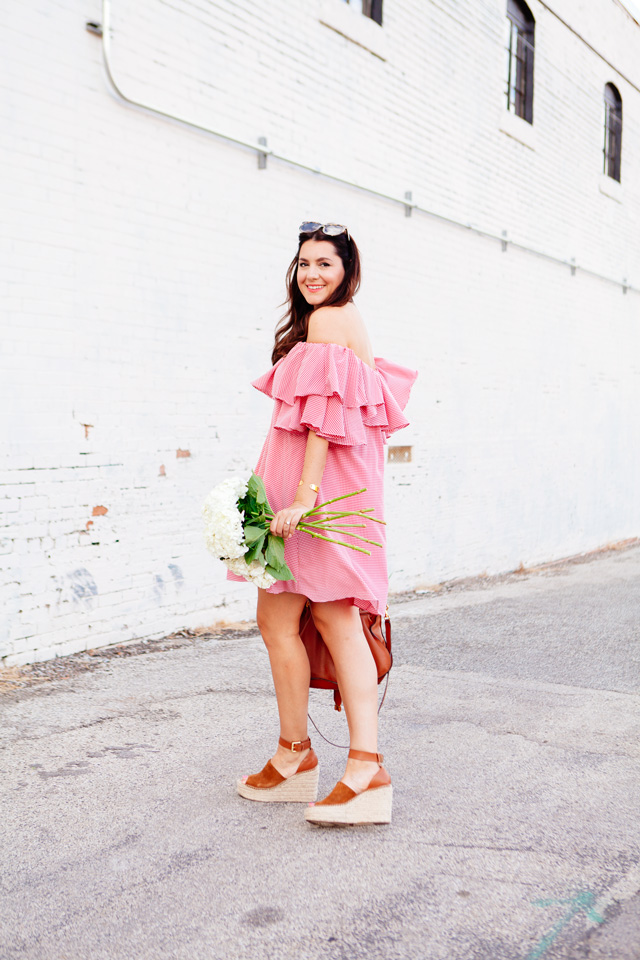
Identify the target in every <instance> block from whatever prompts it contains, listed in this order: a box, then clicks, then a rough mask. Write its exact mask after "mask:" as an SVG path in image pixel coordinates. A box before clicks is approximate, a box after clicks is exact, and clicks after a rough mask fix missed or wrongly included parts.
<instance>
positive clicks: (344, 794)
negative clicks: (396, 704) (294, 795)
mask: <svg viewBox="0 0 640 960" xmlns="http://www.w3.org/2000/svg"><path fill="white" fill-rule="evenodd" d="M349 757H350V759H353V760H374V761H376V762H377V763H378V764H379V765H380V769H379V770H378V772H377V773H376V774H374V776H373V778H372V780H371V783H370V784H369V786H368V787H367V788H366V790H363V791H362V792H361V793H356V792H355V790H352V789H351V787H349V786H347V784H346V783H343V782H342V780H339V781H338V783H337V784H336V785H335V787H334V788H333V790H332V791H331V793H330V794H329V796H328V797H325V799H324V800H320V801H319V803H311V804H309V806H308V807H307V809H306V810H305V812H304V815H305V819H307V820H308V821H309V822H310V823H317V824H320V825H326V826H329V825H340V824H342V825H345V826H347V825H353V826H355V825H356V824H361V823H391V803H392V799H393V787H392V786H391V777H390V776H389V774H388V773H387V771H386V770H385V769H384V767H383V766H382V761H383V760H384V757H383V756H382V754H381V753H368V752H366V751H365V750H349Z"/></svg>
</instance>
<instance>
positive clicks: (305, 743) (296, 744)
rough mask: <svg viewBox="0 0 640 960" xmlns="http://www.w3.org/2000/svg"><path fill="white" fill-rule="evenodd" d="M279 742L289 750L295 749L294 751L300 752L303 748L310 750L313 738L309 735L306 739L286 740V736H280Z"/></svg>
mask: <svg viewBox="0 0 640 960" xmlns="http://www.w3.org/2000/svg"><path fill="white" fill-rule="evenodd" d="M278 743H279V744H280V746H281V747H286V748H287V750H293V752H294V753H300V752H301V751H302V750H308V749H309V747H310V746H311V740H310V739H309V737H307V739H306V740H285V739H284V737H280V739H279V740H278Z"/></svg>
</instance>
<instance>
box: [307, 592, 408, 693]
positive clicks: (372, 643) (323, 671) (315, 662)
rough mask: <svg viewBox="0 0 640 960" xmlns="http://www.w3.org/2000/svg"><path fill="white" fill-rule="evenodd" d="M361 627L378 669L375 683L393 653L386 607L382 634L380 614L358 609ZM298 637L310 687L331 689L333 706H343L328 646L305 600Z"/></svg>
mask: <svg viewBox="0 0 640 960" xmlns="http://www.w3.org/2000/svg"><path fill="white" fill-rule="evenodd" d="M360 619H361V621H362V629H363V631H364V635H365V637H366V638H367V641H368V643H369V649H370V650H371V653H372V654H373V659H374V660H375V662H376V667H377V669H378V683H380V682H381V681H382V680H384V678H385V677H386V675H387V674H388V673H389V671H390V670H391V666H392V664H393V657H392V656H391V621H390V620H389V609H388V608H387V611H386V612H385V615H384V626H385V629H384V635H383V633H382V617H381V616H380V614H379V613H378V614H373V613H366V612H365V611H364V610H361V611H360ZM300 638H301V640H302V642H303V643H304V646H305V649H306V651H307V656H308V657H309V663H310V665H311V680H310V682H309V686H310V687H321V688H323V689H325V690H333V702H334V706H335V709H336V710H341V709H342V697H341V696H340V690H339V689H338V681H337V680H336V668H335V665H334V663H333V659H332V657H331V654H330V653H329V649H328V647H327V645H326V643H325V642H324V640H323V639H322V636H321V635H320V632H319V630H318V628H317V627H316V625H315V623H314V620H313V616H312V615H311V607H310V605H309V601H307V603H306V604H305V607H304V610H303V611H302V616H301V617H300Z"/></svg>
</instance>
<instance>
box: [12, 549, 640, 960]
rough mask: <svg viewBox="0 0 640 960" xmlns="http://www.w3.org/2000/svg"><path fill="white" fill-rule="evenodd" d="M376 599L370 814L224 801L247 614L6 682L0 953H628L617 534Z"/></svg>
mask: <svg viewBox="0 0 640 960" xmlns="http://www.w3.org/2000/svg"><path fill="white" fill-rule="evenodd" d="M247 589H250V588H249V587H248V588H247ZM391 615H392V621H393V651H394V667H393V670H392V673H391V678H390V684H389V691H388V694H387V699H386V701H385V704H384V707H383V709H382V714H381V718H380V719H381V723H380V749H381V750H382V751H383V752H384V754H385V757H386V760H385V766H387V768H388V769H389V771H390V773H391V776H392V778H393V782H394V810H393V822H392V824H391V825H390V826H373V827H372V826H370V827H356V828H347V829H345V828H343V829H339V828H338V829H326V828H324V829H323V828H318V827H314V826H312V825H310V824H307V823H306V822H305V821H304V819H303V807H302V806H299V805H294V804H291V805H280V804H257V803H251V802H250V801H245V800H242V799H240V798H239V797H238V796H237V794H236V793H235V787H234V784H235V780H236V777H237V776H239V775H240V774H242V773H246V772H250V771H253V770H257V769H259V768H260V767H261V766H262V765H263V764H264V763H265V761H266V759H267V758H268V756H270V754H271V753H272V752H273V749H274V746H275V738H276V737H277V714H276V707H275V698H274V696H273V693H272V687H271V679H270V674H269V667H268V659H267V656H266V653H265V650H264V648H263V645H262V643H261V641H260V639H259V638H258V637H256V636H255V633H254V632H253V631H251V630H249V631H246V630H245V631H244V632H243V631H241V630H240V631H236V633H230V632H226V633H225V632H222V633H220V634H215V633H206V632H203V633H202V634H201V635H198V636H193V635H188V632H185V634H184V636H182V639H180V635H173V636H174V638H177V639H174V641H172V642H165V643H164V644H163V643H158V644H156V645H154V644H147V645H146V646H145V645H142V644H139V645H135V646H133V647H131V648H130V649H129V651H128V655H126V656H125V655H123V656H116V655H114V651H113V650H111V651H109V653H108V654H107V653H106V652H105V653H104V655H101V653H100V651H95V652H94V657H93V659H92V658H91V657H90V656H89V655H88V654H86V655H81V656H77V657H70V658H65V664H64V665H62V661H59V662H57V663H56V664H55V665H54V664H52V665H51V666H50V667H47V665H46V664H42V665H40V670H39V671H35V673H34V676H33V677H31V678H30V679H29V682H26V681H25V682H22V681H20V680H18V681H16V682H15V683H7V684H5V685H4V688H3V689H4V692H3V693H2V695H1V696H0V719H1V723H0V748H1V752H0V775H1V776H0V782H1V791H2V817H1V818H0V850H1V852H0V866H1V871H0V890H1V892H2V896H1V902H2V907H1V908H0V958H2V960H18V958H20V960H23V958H24V960H27V958H28V960H63V958H69V960H77V958H84V957H90V958H91V960H143V958H144V960H147V958H149V960H164V958H172V960H173V958H176V960H183V958H184V960H187V958H188V960H200V958H202V960H214V958H215V960H217V958H221V960H222V958H225V960H226V958H228V957H230V956H233V957H234V960H262V958H269V960H270V958H273V960H276V958H277V960H283V958H287V957H291V958H294V957H295V958H304V960H316V958H326V960H347V958H348V960H357V958H360V957H362V958H364V957H366V958H368V960H369V958H371V960H378V958H379V960H383V958H384V960H395V958H397V960H405V958H416V960H538V958H543V960H638V958H640V892H639V891H640V866H639V864H640V858H639V854H640V825H639V824H640V818H639V817H638V810H639V807H640V803H639V801H640V774H639V760H640V738H639V734H640V695H639V685H640V684H639V680H640V546H638V545H637V544H635V545H632V546H627V547H625V548H624V549H619V550H612V551H609V552H605V553H602V554H601V555H594V556H593V557H590V558H588V560H585V561H584V562H567V563H564V564H555V565H552V566H550V567H548V568H541V569H539V570H537V571H532V572H528V573H523V574H522V575H519V576H506V577H503V578H489V579H483V578H478V579H477V580H475V581H474V580H469V581H468V582H465V583H464V584H463V585H461V586H459V587H458V588H456V589H443V590H440V591H434V592H430V593H427V594H426V595H420V596H418V595H413V596H412V597H411V596H408V595H405V596H404V597H403V598H402V600H401V601H396V602H395V603H394V604H392V605H391ZM61 665H62V666H61ZM61 668H62V669H64V674H62V675H60V669H61ZM47 671H48V672H47ZM27 674H28V671H26V672H25V676H27ZM36 681H37V682H36ZM311 714H312V716H313V718H314V720H315V722H316V723H317V724H318V726H319V727H320V729H321V730H322V732H323V733H324V734H325V735H326V736H327V737H329V738H330V739H332V740H337V742H339V743H346V726H345V721H344V715H343V714H342V713H341V714H337V713H335V712H334V711H333V709H332V706H331V695H330V694H329V693H328V692H323V691H313V692H312V696H311ZM310 731H311V736H312V740H313V743H314V747H315V748H316V750H317V752H318V755H319V757H320V764H321V773H320V789H321V793H322V794H324V793H326V792H328V791H329V790H330V789H331V787H332V786H333V784H334V783H335V781H336V780H337V779H339V777H340V775H341V773H342V769H343V766H342V765H343V763H344V751H341V750H338V749H336V748H335V747H332V746H330V745H329V744H327V743H325V742H324V741H323V740H322V739H321V738H320V736H319V735H318V734H317V733H315V732H314V730H313V727H311V728H310Z"/></svg>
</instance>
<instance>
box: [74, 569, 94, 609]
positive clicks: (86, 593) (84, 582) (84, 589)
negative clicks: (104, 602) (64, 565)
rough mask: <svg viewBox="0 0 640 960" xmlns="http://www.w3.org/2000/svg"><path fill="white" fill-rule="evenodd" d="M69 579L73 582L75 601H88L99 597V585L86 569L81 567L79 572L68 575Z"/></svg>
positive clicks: (75, 571)
mask: <svg viewBox="0 0 640 960" xmlns="http://www.w3.org/2000/svg"><path fill="white" fill-rule="evenodd" d="M67 577H68V578H69V580H70V581H71V592H72V594H73V599H74V600H76V601H78V600H87V599H89V598H91V597H95V596H97V594H98V585H97V584H96V582H95V580H94V579H93V577H92V576H91V574H90V573H89V571H88V570H86V569H85V568H84V567H80V568H79V569H78V570H73V571H72V572H71V573H68V574H67Z"/></svg>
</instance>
